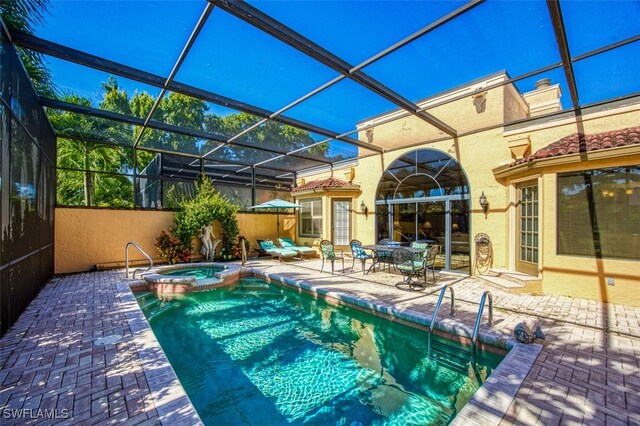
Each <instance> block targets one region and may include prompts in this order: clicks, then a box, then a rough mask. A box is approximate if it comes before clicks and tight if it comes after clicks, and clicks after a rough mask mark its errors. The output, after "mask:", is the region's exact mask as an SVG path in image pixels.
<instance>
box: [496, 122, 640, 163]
mask: <svg viewBox="0 0 640 426" xmlns="http://www.w3.org/2000/svg"><path fill="white" fill-rule="evenodd" d="M579 136H580V135H579V134H578V133H574V134H573V135H570V136H567V137H564V138H562V139H560V140H558V141H556V142H554V143H552V144H550V145H548V146H546V147H544V148H542V149H539V150H538V151H536V152H535V153H534V154H532V155H530V156H528V157H525V158H522V159H520V160H517V161H514V162H513V163H511V164H509V166H511V167H513V166H517V165H519V164H523V163H529V162H531V161H533V160H538V159H541V158H550V157H559V156H561V155H568V154H577V153H579V152H585V151H586V152H591V151H599V150H602V149H607V148H615V147H620V146H627V145H637V144H640V126H637V127H629V128H626V129H620V130H612V131H610V132H604V133H595V134H592V135H585V136H584V142H585V143H584V144H583V145H580V137H579Z"/></svg>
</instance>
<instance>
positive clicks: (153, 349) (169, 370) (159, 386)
mask: <svg viewBox="0 0 640 426" xmlns="http://www.w3.org/2000/svg"><path fill="white" fill-rule="evenodd" d="M139 282H140V281H137V280H136V281H123V282H120V283H118V284H116V288H117V291H118V294H117V295H116V299H117V300H118V303H119V305H120V308H121V309H123V310H124V311H125V314H126V318H127V322H128V323H129V328H130V329H131V334H132V336H133V341H134V343H135V346H136V351H137V352H138V358H139V359H140V364H141V365H142V371H143V373H144V375H145V378H146V380H147V384H148V385H149V391H150V392H151V398H152V400H153V404H154V406H155V408H156V411H157V413H158V418H159V420H160V422H161V423H162V424H168V425H181V424H184V425H198V426H200V425H202V426H204V423H202V420H201V419H200V416H199V415H198V412H197V411H196V409H195V407H194V406H193V404H192V403H191V400H190V399H189V396H188V395H187V393H186V392H185V390H184V388H183V387H182V384H181V383H180V380H179V379H178V376H177V375H176V372H175V371H174V369H173V367H172V366H171V364H170V363H169V360H168V359H167V356H166V354H165V353H164V350H163V349H162V346H160V342H158V339H157V338H156V335H155V334H154V333H153V330H152V329H151V325H150V324H149V322H148V321H147V318H146V317H145V316H144V313H143V312H142V308H141V307H140V305H139V304H138V301H137V300H136V297H135V295H134V294H133V290H132V288H131V287H132V286H134V285H136V284H137V283H139Z"/></svg>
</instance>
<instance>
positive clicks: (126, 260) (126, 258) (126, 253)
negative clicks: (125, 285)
mask: <svg viewBox="0 0 640 426" xmlns="http://www.w3.org/2000/svg"><path fill="white" fill-rule="evenodd" d="M129 246H134V247H135V248H137V249H138V251H139V252H140V253H142V254H143V255H144V257H146V258H147V259H148V260H149V267H148V268H147V269H141V268H138V269H136V270H135V271H133V276H132V278H135V277H136V272H138V271H140V272H145V271H148V270H150V269H151V268H153V259H151V256H149V255H148V254H147V253H146V252H145V251H144V250H142V249H141V248H140V246H139V245H138V244H136V243H135V242H133V241H129V242H128V243H127V245H126V246H125V247H124V267H125V276H126V278H127V279H129Z"/></svg>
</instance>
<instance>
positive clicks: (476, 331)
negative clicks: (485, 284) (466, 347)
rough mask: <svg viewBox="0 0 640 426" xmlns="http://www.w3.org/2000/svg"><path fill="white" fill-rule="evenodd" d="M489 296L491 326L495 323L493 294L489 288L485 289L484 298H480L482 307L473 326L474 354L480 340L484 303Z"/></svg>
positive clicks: (472, 345)
mask: <svg viewBox="0 0 640 426" xmlns="http://www.w3.org/2000/svg"><path fill="white" fill-rule="evenodd" d="M487 296H488V297H489V323H488V324H489V326H491V325H492V324H493V296H492V295H491V292H490V291H489V290H485V292H484V293H482V298H481V299H480V308H479V309H478V316H477V317H476V325H475V327H473V336H472V337H471V347H472V350H473V354H474V355H475V353H476V342H477V340H478V331H479V330H480V321H481V320H482V312H483V311H484V304H485V302H486V300H487Z"/></svg>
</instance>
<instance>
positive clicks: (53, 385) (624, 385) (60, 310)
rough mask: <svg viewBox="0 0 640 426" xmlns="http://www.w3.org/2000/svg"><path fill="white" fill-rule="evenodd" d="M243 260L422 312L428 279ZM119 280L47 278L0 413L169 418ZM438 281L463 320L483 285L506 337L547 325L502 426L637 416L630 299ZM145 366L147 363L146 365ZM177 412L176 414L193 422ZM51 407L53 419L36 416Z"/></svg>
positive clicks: (12, 358)
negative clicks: (413, 286) (415, 288)
mask: <svg viewBox="0 0 640 426" xmlns="http://www.w3.org/2000/svg"><path fill="white" fill-rule="evenodd" d="M249 266H251V267H253V268H260V269H263V270H266V271H267V272H269V273H277V274H283V275H288V276H291V277H294V278H296V279H299V280H306V281H308V282H310V283H312V284H313V285H314V286H317V287H318V288H325V289H329V290H331V291H339V292H343V293H349V294H353V295H356V296H358V297H360V298H364V299H366V300H372V301H383V302H385V303H389V304H392V305H393V306H395V307H397V308H398V309H412V310H417V311H421V312H428V313H430V312H432V311H433V308H434V306H435V303H436V301H437V296H438V290H439V288H440V287H439V286H429V287H428V288H427V290H425V291H423V292H407V291H404V290H400V289H398V288H396V287H395V283H397V282H398V281H400V280H399V277H398V276H397V275H393V274H388V273H383V272H376V273H375V274H368V275H363V274H362V273H361V272H352V271H350V270H348V268H347V271H345V273H338V274H336V275H334V276H331V275H330V274H328V273H326V272H325V273H322V274H320V273H319V269H320V262H319V261H313V260H312V261H305V262H294V263H282V264H280V263H278V262H275V261H272V260H261V261H256V260H253V261H251V262H250V265H249ZM348 266H350V265H348ZM337 269H341V268H337ZM356 269H358V265H356ZM122 281H123V272H122V271H107V272H96V273H84V274H75V275H69V276H63V277H57V278H54V279H52V280H51V281H50V282H49V283H48V285H47V286H46V287H45V289H44V290H43V291H42V292H41V293H40V294H39V296H38V297H37V298H36V300H34V302H32V304H31V305H30V306H29V308H28V310H27V311H26V312H25V313H24V314H23V315H22V316H21V317H20V319H19V321H18V322H17V323H16V324H15V325H14V327H12V329H11V330H10V331H9V332H8V333H7V334H6V335H5V336H4V337H3V338H2V340H0V344H1V346H0V365H2V369H1V370H0V383H1V389H0V410H2V411H1V412H0V417H1V418H0V423H2V424H3V425H4V424H34V423H38V424H58V423H61V424H111V423H113V424H115V423H125V424H158V423H160V422H161V421H162V422H164V423H166V424H175V422H174V421H173V420H168V419H169V418H168V417H166V413H167V412H168V411H183V410H181V409H180V408H179V407H178V405H181V404H182V405H183V404H184V401H185V399H183V398H184V396H181V395H180V389H178V391H176V389H175V386H174V387H173V388H172V389H169V388H170V387H168V388H167V389H168V390H167V391H166V392H162V391H161V392H158V386H160V387H161V386H162V384H163V383H168V382H167V381H162V380H164V379H166V378H167V377H168V376H170V374H167V373H166V366H162V365H161V361H157V360H154V361H153V362H150V360H149V359H148V358H149V356H156V355H157V354H156V355H153V354H149V351H150V349H152V348H147V347H145V342H144V338H143V336H142V334H141V333H143V332H144V330H142V331H141V329H143V328H144V327H142V326H141V324H140V322H141V320H140V319H139V318H137V319H135V315H136V314H138V313H139V312H135V311H132V310H135V309H137V308H136V307H135V306H132V305H133V304H132V303H131V299H127V298H126V297H125V296H127V295H123V292H122V286H121V285H120V286H119V285H118V283H120V282H122ZM442 283H449V284H451V285H452V287H453V288H454V289H455V292H456V298H457V305H456V310H457V313H456V320H457V321H461V322H462V323H464V324H465V325H468V326H469V327H472V326H473V322H474V320H475V316H476V312H477V308H478V301H479V299H480V295H481V294H482V291H484V290H487V289H489V290H491V292H492V294H493V296H494V305H495V307H496V312H495V316H494V321H495V322H494V325H493V326H492V327H491V329H490V330H491V331H493V332H496V333H500V334H503V335H506V336H509V335H511V334H512V331H513V328H514V327H515V325H516V324H518V323H519V322H521V321H527V322H528V323H539V324H540V325H541V326H542V328H543V330H544V332H545V333H546V335H547V339H546V341H545V342H544V348H543V349H542V352H541V353H540V355H539V356H538V358H537V360H536V361H535V364H534V366H533V368H532V369H531V371H530V372H529V374H528V375H527V377H526V379H525V381H524V383H523V385H522V386H521V387H520V389H519V391H518V393H517V396H516V398H515V400H514V401H513V403H512V404H511V406H510V407H509V409H508V411H507V413H506V415H505V416H504V418H503V419H502V424H514V423H515V424H544V425H550V424H612V425H615V424H640V308H633V307H627V306H622V305H612V304H604V303H598V302H592V301H586V300H580V299H572V298H566V297H559V296H529V295H518V294H509V293H505V292H502V291H500V290H497V289H494V288H491V287H488V286H487V285H486V284H484V283H482V282H480V281H479V280H476V279H474V278H472V277H466V278H465V277H461V276H456V275H448V274H440V276H439V279H438V284H442ZM129 296H130V295H129ZM445 305H446V306H443V311H442V312H444V311H445V309H448V301H447V302H446V303H445ZM483 322H486V321H483ZM482 330H483V331H485V332H486V331H489V328H488V327H487V326H486V325H484V326H483V328H482ZM114 335H117V336H121V339H120V340H119V341H118V342H117V343H115V344H107V345H102V346H99V345H97V344H96V343H97V342H96V340H97V339H100V338H103V337H107V336H114ZM147 338H148V336H147ZM151 338H152V337H151ZM107 343H108V342H107ZM140 354H142V357H143V359H141V355H140ZM148 354H149V355H148ZM158 362H159V364H158ZM150 365H151V367H150ZM143 366H144V367H143ZM155 366H157V367H158V370H157V371H156V372H153V370H150V368H153V367H155ZM169 370H170V369H169ZM161 373H162V375H160V374H161ZM168 380H169V382H170V377H169V379H168ZM161 390H162V389H161ZM174 394H176V395H175V396H173V395H174ZM169 396H171V397H170V398H169ZM187 405H188V404H187ZM10 410H19V411H10ZM38 410H40V411H38ZM53 410H56V411H53ZM184 411H185V414H184V416H183V417H181V418H182V420H183V423H184V424H191V423H193V422H194V420H193V417H189V416H190V415H191V414H190V413H189V410H188V409H187V410H184ZM18 414H19V415H20V416H21V417H18V416H17V415H18ZM51 414H56V415H57V417H58V418H54V419H51V418H43V417H46V416H50V415H51ZM29 417H37V418H29ZM477 423H478V424H483V421H482V420H481V419H480V418H478V419H477Z"/></svg>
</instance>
